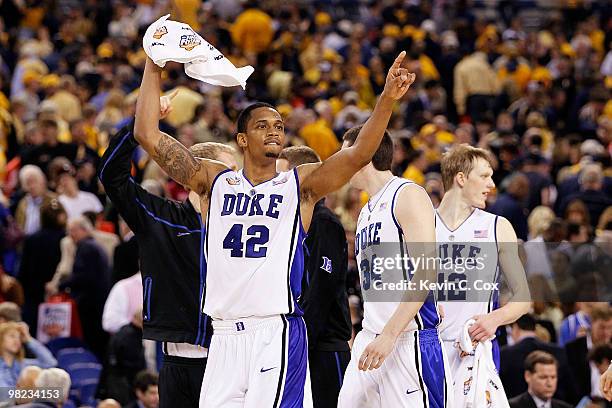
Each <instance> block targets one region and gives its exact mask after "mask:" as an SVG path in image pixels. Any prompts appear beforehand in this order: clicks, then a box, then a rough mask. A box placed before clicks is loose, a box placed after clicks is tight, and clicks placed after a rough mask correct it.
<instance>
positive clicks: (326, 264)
mask: <svg viewBox="0 0 612 408" xmlns="http://www.w3.org/2000/svg"><path fill="white" fill-rule="evenodd" d="M321 269H323V270H324V271H325V272H327V273H332V262H331V259H329V258H328V257H326V256H324V257H323V265H321Z"/></svg>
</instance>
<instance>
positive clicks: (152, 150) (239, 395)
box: [134, 52, 415, 408]
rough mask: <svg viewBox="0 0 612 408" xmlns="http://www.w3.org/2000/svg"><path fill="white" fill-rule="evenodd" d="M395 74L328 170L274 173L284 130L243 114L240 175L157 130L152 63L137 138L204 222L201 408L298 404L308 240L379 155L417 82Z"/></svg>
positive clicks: (276, 121) (260, 114)
mask: <svg viewBox="0 0 612 408" xmlns="http://www.w3.org/2000/svg"><path fill="white" fill-rule="evenodd" d="M405 55H406V54H405V52H402V53H401V54H400V55H399V56H398V57H397V58H396V60H395V62H394V63H393V66H392V67H391V69H390V70H389V73H388V75H387V80H386V83H385V88H384V90H383V93H382V94H381V96H380V98H379V100H378V102H377V104H376V106H375V108H374V111H373V113H372V116H371V117H370V118H369V119H368V121H367V122H366V123H365V124H364V126H363V131H362V132H361V134H360V136H359V137H358V138H357V140H356V142H355V144H354V145H353V147H351V148H349V149H343V150H341V151H340V152H338V153H336V154H334V155H333V156H331V157H330V158H329V159H327V160H326V161H324V162H323V163H311V164H306V165H302V166H298V167H296V168H295V169H294V170H293V171H289V172H284V173H280V174H279V173H277V172H276V158H277V157H278V155H279V153H280V152H281V150H282V148H283V144H284V124H283V120H282V118H281V116H280V114H279V113H278V112H277V111H276V110H275V109H274V108H273V107H272V106H270V105H268V104H263V103H258V104H254V105H251V106H249V107H247V108H246V109H245V110H243V111H242V112H241V114H240V116H239V117H238V125H237V128H238V134H237V142H238V145H239V146H240V147H241V148H242V149H243V152H244V168H243V169H242V170H240V171H238V172H233V171H230V170H229V169H228V168H227V167H225V166H224V165H223V164H222V163H219V162H215V161H210V160H202V161H197V160H195V159H194V158H193V156H192V155H191V154H190V152H189V151H188V150H187V149H186V148H185V147H184V146H183V145H181V144H180V143H178V142H177V141H176V140H175V139H173V138H172V137H170V136H168V135H167V134H165V133H163V132H161V131H160V130H159V127H158V112H159V92H160V72H161V70H160V69H159V68H158V67H157V66H156V65H155V64H154V63H153V62H152V61H151V60H150V59H147V62H146V65H145V70H144V75H143V79H142V85H141V87H140V93H139V96H138V103H137V106H136V121H135V125H134V134H135V136H136V139H138V141H139V142H140V144H141V146H142V147H144V148H145V150H146V151H147V152H148V153H149V154H150V155H151V156H152V157H153V159H154V160H155V161H156V162H157V163H158V164H159V165H160V166H161V167H162V168H163V169H164V170H165V171H166V172H167V173H168V174H169V175H170V176H171V177H172V178H174V179H175V180H176V181H178V182H179V183H181V184H183V185H185V186H186V187H188V188H190V189H191V190H193V191H195V192H197V193H198V194H200V197H201V204H202V205H201V208H202V212H205V211H206V212H207V214H208V215H207V217H206V233H207V236H206V243H205V248H203V252H205V255H206V259H207V262H208V264H207V277H206V300H205V303H204V304H205V306H204V312H205V313H206V314H208V315H209V316H211V317H212V318H213V328H214V334H213V338H212V341H211V345H210V349H209V360H208V365H207V368H206V374H205V375H204V380H203V383H202V390H201V394H200V406H205V407H207V408H208V407H279V406H292V407H293V406H295V407H300V406H302V401H303V396H304V382H305V378H306V367H307V355H306V353H307V345H306V328H305V324H304V321H303V319H302V318H301V311H300V310H299V308H298V306H297V299H298V297H299V295H300V283H301V280H302V276H301V274H302V270H303V256H302V241H303V239H304V237H305V233H304V231H305V230H308V227H309V224H310V219H311V217H312V211H313V208H314V205H315V204H316V202H317V201H318V200H319V199H320V198H321V197H323V196H325V195H326V194H328V193H330V192H332V191H335V190H337V189H338V188H340V187H341V186H342V185H344V184H345V183H346V182H348V181H349V179H350V178H351V176H352V175H353V174H355V173H356V172H357V171H359V169H361V168H362V167H363V166H365V165H366V164H367V163H368V162H369V161H370V160H371V158H372V156H373V155H374V153H375V151H376V149H377V148H378V145H379V144H380V140H381V138H382V136H383V134H384V131H385V128H386V126H387V123H388V121H389V118H390V116H391V113H392V108H393V104H394V102H395V101H396V100H398V99H400V98H401V97H402V96H403V95H404V94H405V93H406V91H407V90H408V88H409V87H410V85H411V84H412V83H413V82H414V79H415V76H414V74H410V73H408V71H407V70H406V69H403V68H401V63H402V61H403V59H404V57H405Z"/></svg>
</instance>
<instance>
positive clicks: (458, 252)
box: [453, 244, 465, 261]
mask: <svg viewBox="0 0 612 408" xmlns="http://www.w3.org/2000/svg"><path fill="white" fill-rule="evenodd" d="M463 248H465V245H457V244H453V261H454V260H456V259H457V258H461V257H462V255H461V251H463Z"/></svg>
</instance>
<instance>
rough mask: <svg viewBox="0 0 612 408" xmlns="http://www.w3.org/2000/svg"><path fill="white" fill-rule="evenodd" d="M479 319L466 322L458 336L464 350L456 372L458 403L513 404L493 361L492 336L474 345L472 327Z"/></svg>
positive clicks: (472, 407) (469, 406)
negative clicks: (470, 331) (510, 402)
mask: <svg viewBox="0 0 612 408" xmlns="http://www.w3.org/2000/svg"><path fill="white" fill-rule="evenodd" d="M474 323H475V321H474V320H473V319H470V320H468V321H467V322H466V323H465V325H464V326H463V333H462V335H461V336H460V337H459V338H458V339H457V342H458V343H459V347H460V349H461V350H462V351H463V352H464V353H463V356H462V357H461V362H460V364H459V367H458V369H457V371H455V372H454V373H453V379H454V381H455V385H454V389H455V398H454V401H455V406H457V407H462V408H480V407H487V408H510V404H509V403H508V398H507V397H506V393H505V391H504V386H503V385H502V382H501V380H500V379H499V374H498V373H497V369H496V368H495V363H494V362H493V352H492V349H493V345H492V343H491V339H488V340H485V341H483V342H478V343H477V344H476V346H474V345H473V343H472V339H471V338H470V335H469V333H468V329H469V328H470V326H471V325H472V324H474Z"/></svg>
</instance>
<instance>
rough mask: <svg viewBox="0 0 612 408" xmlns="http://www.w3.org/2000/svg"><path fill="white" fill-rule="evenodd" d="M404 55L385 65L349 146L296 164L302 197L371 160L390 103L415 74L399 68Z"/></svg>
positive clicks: (334, 186)
mask: <svg viewBox="0 0 612 408" xmlns="http://www.w3.org/2000/svg"><path fill="white" fill-rule="evenodd" d="M405 56H406V52H405V51H402V52H401V53H400V55H398V57H397V58H396V59H395V62H394V63H393V65H392V66H391V68H390V69H389V73H388V74H387V81H386V82H385V88H384V90H383V92H382V94H381V95H380V97H379V99H378V102H376V106H375V107H374V111H373V112H372V116H370V118H369V119H368V120H367V121H366V123H365V124H364V125H363V127H362V128H361V131H360V132H359V136H357V139H356V140H355V143H354V144H353V146H351V147H348V148H344V149H342V150H340V151H339V152H337V153H336V154H334V155H333V156H331V157H330V158H328V159H327V160H325V161H324V162H323V163H321V164H319V163H313V164H304V165H302V166H299V167H298V174H299V176H300V186H301V192H302V196H303V197H306V198H308V200H309V201H311V202H317V201H318V200H319V199H321V198H322V197H324V196H325V195H327V194H329V193H331V192H333V191H336V190H338V189H339V188H340V187H342V186H343V185H344V184H346V183H347V182H348V181H349V180H350V179H351V177H352V176H353V174H355V173H357V172H358V171H359V170H360V169H361V168H362V167H364V166H365V165H366V164H368V163H369V162H370V160H372V157H373V156H374V153H376V150H377V149H378V146H379V145H380V141H381V140H382V137H383V135H384V133H385V129H386V128H387V125H388V123H389V119H390V118H391V113H392V112H393V104H394V103H395V101H396V100H398V99H401V97H402V96H404V94H405V93H406V91H407V90H408V88H409V87H410V85H411V84H412V83H413V82H414V80H415V78H416V76H415V74H411V73H409V72H408V70H407V69H405V68H401V65H402V61H403V60H404V57H405Z"/></svg>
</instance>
